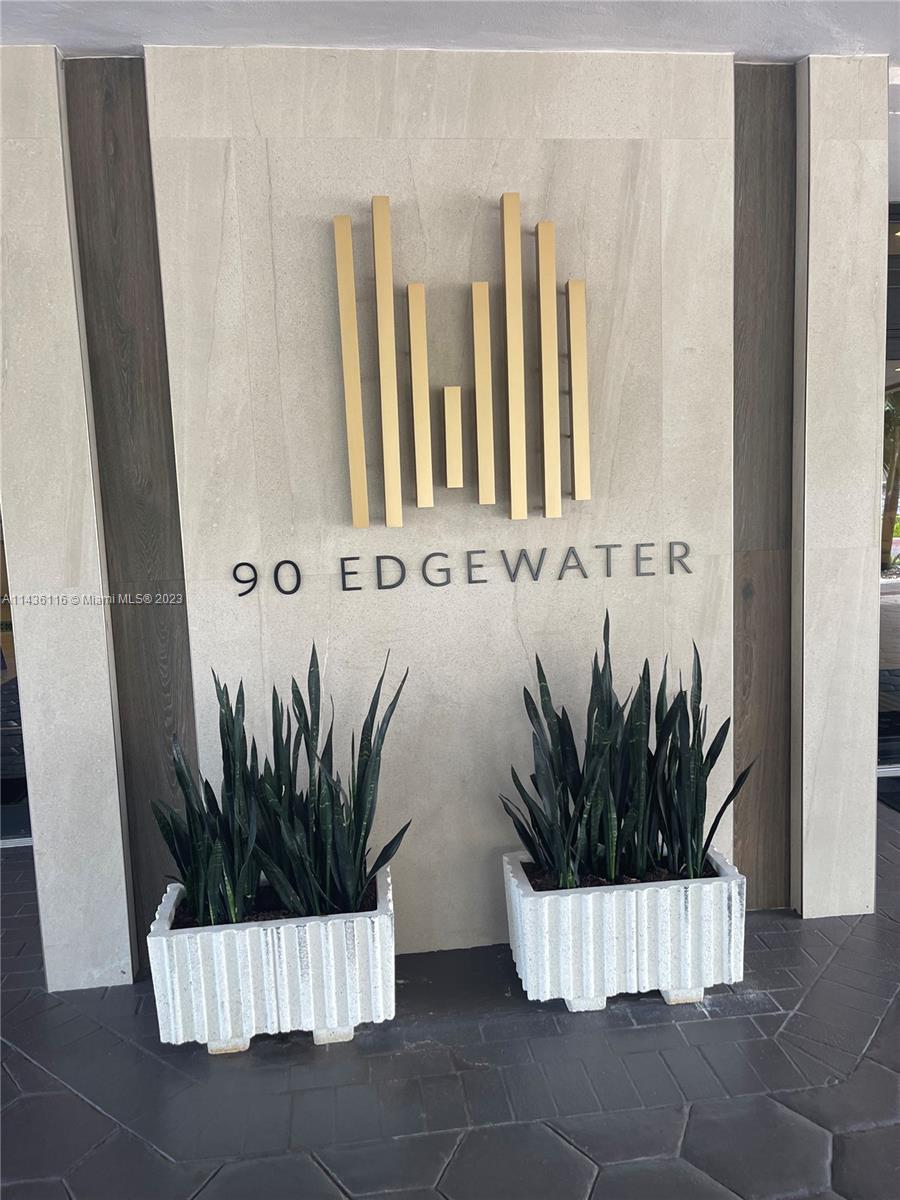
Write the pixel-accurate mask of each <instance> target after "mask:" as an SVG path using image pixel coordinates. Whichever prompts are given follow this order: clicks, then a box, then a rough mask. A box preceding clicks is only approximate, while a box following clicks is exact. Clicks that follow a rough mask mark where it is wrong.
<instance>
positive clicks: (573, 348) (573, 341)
mask: <svg viewBox="0 0 900 1200" xmlns="http://www.w3.org/2000/svg"><path fill="white" fill-rule="evenodd" d="M566 314H567V321H566V324H567V325H568V327H569V405H570V424H571V430H572V495H573V497H574V498H575V499H576V500H590V498H591V432H590V420H589V417H588V372H587V297H586V295H585V286H584V280H583V279H570V280H569V281H568V282H567V283H566Z"/></svg>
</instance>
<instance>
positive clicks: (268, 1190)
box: [197, 1154, 341, 1200]
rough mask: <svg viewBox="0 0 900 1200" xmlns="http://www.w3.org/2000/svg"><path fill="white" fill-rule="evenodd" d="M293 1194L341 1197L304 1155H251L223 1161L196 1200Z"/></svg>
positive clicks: (320, 1199)
mask: <svg viewBox="0 0 900 1200" xmlns="http://www.w3.org/2000/svg"><path fill="white" fill-rule="evenodd" d="M257 1195H258V1196H269V1197H271V1198H272V1200H274V1197H276V1196H297V1197H300V1196H302V1197H303V1200H341V1193H340V1192H339V1191H338V1189H337V1188H336V1187H335V1185H334V1184H333V1183H332V1182H331V1180H330V1179H329V1178H328V1176H327V1175H326V1174H325V1172H324V1171H323V1170H322V1168H321V1167H319V1166H318V1165H317V1164H316V1163H314V1162H313V1161H312V1159H311V1158H310V1157H309V1155H307V1154H288V1155H285V1156H284V1157H279V1158H251V1159H245V1160H244V1161H243V1162H234V1163H226V1164H225V1166H224V1167H222V1169H221V1170H220V1171H218V1172H217V1173H216V1175H215V1176H214V1177H213V1178H212V1179H211V1180H210V1182H209V1183H208V1184H207V1185H206V1187H205V1188H203V1189H202V1190H201V1192H200V1194H199V1196H198V1197H197V1200H247V1197H248V1196H257Z"/></svg>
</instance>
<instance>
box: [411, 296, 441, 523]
mask: <svg viewBox="0 0 900 1200" xmlns="http://www.w3.org/2000/svg"><path fill="white" fill-rule="evenodd" d="M406 299H407V309H408V311H409V370H410V378H411V382H412V411H413V442H414V444H415V451H416V504H417V506H418V507H419V508H434V480H433V478H432V467H431V396H430V393H429V389H428V336H427V333H426V325H425V284H424V283H411V284H409V285H408V287H407V289H406Z"/></svg>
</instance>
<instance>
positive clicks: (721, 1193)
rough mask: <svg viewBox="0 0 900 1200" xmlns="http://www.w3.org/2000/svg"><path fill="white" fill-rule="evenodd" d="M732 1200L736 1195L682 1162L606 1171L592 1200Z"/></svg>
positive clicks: (675, 1160)
mask: <svg viewBox="0 0 900 1200" xmlns="http://www.w3.org/2000/svg"><path fill="white" fill-rule="evenodd" d="M649 1196H658V1197H660V1200H732V1198H733V1196H734V1193H733V1192H729V1191H728V1190H727V1189H726V1188H723V1187H722V1185H721V1184H719V1183H716V1182H715V1180H713V1179H710V1177H709V1176H708V1175H704V1174H703V1172H702V1171H698V1170H697V1168H696V1167H692V1166H691V1164H690V1163H686V1162H684V1160H683V1159H680V1158H656V1159H648V1160H647V1162H631V1163H620V1164H619V1165H618V1166H614V1167H604V1168H603V1170H602V1171H601V1172H600V1174H599V1175H598V1177H597V1182H596V1184H594V1190H593V1191H592V1192H591V1200H647V1198H648V1197H649Z"/></svg>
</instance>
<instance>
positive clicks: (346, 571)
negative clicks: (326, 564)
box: [341, 554, 362, 592]
mask: <svg viewBox="0 0 900 1200" xmlns="http://www.w3.org/2000/svg"><path fill="white" fill-rule="evenodd" d="M358 562H359V555H358V554H347V555H346V556H345V557H344V558H342V559H341V591H342V592H361V591H362V584H359V583H348V582H347V580H348V579H349V578H350V577H351V575H352V576H353V578H354V579H355V578H356V576H357V575H358V574H359V571H351V570H350V568H349V567H348V566H347V563H358Z"/></svg>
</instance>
